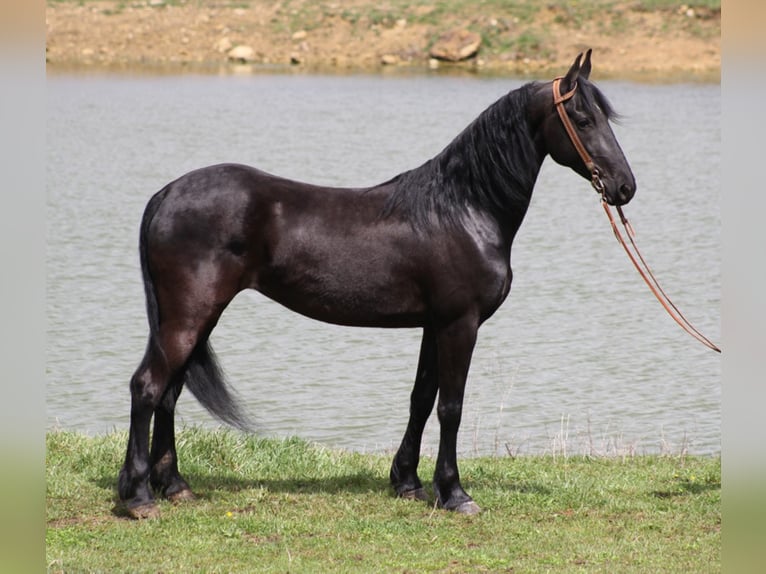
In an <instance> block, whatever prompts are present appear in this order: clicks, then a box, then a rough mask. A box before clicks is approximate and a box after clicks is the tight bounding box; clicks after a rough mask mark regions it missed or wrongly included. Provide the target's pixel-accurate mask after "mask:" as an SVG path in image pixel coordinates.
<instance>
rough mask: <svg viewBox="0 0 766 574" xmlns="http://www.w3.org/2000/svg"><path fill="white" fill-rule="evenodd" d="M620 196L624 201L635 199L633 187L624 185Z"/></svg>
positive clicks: (621, 187)
mask: <svg viewBox="0 0 766 574" xmlns="http://www.w3.org/2000/svg"><path fill="white" fill-rule="evenodd" d="M620 196H621V197H622V199H630V198H631V197H633V186H632V185H630V184H628V183H623V184H622V185H621V186H620Z"/></svg>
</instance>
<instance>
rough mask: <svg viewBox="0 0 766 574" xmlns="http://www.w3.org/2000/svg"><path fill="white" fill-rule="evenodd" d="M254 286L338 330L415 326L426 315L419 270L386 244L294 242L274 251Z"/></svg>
mask: <svg viewBox="0 0 766 574" xmlns="http://www.w3.org/2000/svg"><path fill="white" fill-rule="evenodd" d="M254 287H255V288H256V289H257V290H258V291H260V292H261V293H263V294H264V295H266V296H267V297H269V298H271V299H273V300H274V301H277V302H278V303H281V304H282V305H284V306H286V307H288V308H289V309H292V310H293V311H296V312H298V313H301V314H303V315H306V316H308V317H311V318H313V319H318V320H320V321H325V322H328V323H335V324H340V325H352V326H370V327H416V326H420V325H422V324H423V316H424V314H425V302H424V297H423V293H422V289H421V288H420V286H419V281H418V277H417V273H416V271H415V270H414V269H413V268H412V266H411V264H408V263H407V262H406V261H405V260H404V258H403V256H402V254H401V253H399V252H396V251H394V250H392V249H390V248H386V245H385V243H384V242H373V243H370V242H365V241H359V242H354V241H349V240H347V239H343V238H333V239H329V240H328V239H327V238H325V239H316V238H315V239H314V240H313V241H311V242H305V243H303V242H293V244H292V245H291V246H290V247H289V248H287V249H284V250H280V249H277V250H276V252H275V256H274V258H273V259H272V261H270V262H269V264H268V265H267V266H265V267H264V268H262V269H261V270H260V271H259V273H258V281H257V284H256V285H254Z"/></svg>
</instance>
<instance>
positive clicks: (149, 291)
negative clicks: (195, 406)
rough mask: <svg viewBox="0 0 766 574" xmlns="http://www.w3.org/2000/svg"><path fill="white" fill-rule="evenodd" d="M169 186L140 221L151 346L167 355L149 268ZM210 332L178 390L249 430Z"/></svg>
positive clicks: (180, 378)
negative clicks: (152, 232)
mask: <svg viewBox="0 0 766 574" xmlns="http://www.w3.org/2000/svg"><path fill="white" fill-rule="evenodd" d="M169 189H170V186H167V187H165V188H164V189H162V190H160V191H159V192H157V193H156V194H155V195H154V196H153V197H152V198H151V199H150V200H149V203H147V205H146V209H145V210H144V216H143V218H142V220H141V230H140V234H139V257H140V261H141V274H142V277H143V282H144V292H145V294H146V314H147V317H148V319H149V333H150V336H149V346H150V347H153V349H152V350H153V351H155V352H156V353H159V355H160V356H164V351H163V349H162V347H161V345H160V343H159V333H160V310H159V304H158V302H157V292H156V290H155V286H154V280H153V279H152V275H151V272H150V270H149V244H148V236H149V227H150V226H151V223H152V220H153V219H154V216H155V215H156V213H157V210H158V209H159V207H160V205H161V204H162V201H163V200H164V199H165V195H167V192H168V191H169ZM208 335H209V334H204V336H203V337H201V338H200V340H199V341H198V342H197V345H196V346H195V348H194V350H193V351H192V353H191V355H190V356H189V358H188V359H187V361H186V363H185V364H184V366H183V367H182V370H181V373H179V375H178V379H177V380H178V383H177V384H178V385H180V386H179V387H178V392H180V390H181V387H182V386H183V385H184V384H185V385H186V386H187V387H188V388H189V391H191V393H192V395H194V397H195V398H196V399H197V400H198V401H199V402H200V403H201V404H202V406H203V407H205V409H207V411H208V412H209V413H210V414H212V415H213V416H214V417H216V418H218V419H219V420H221V421H222V422H224V423H226V424H229V425H231V426H233V427H236V428H238V429H241V430H245V431H249V430H251V429H252V423H251V422H250V420H249V419H248V417H247V416H246V415H245V413H244V412H243V411H242V409H240V407H239V405H237V403H236V402H235V400H234V397H233V395H232V393H231V392H229V389H228V387H227V385H226V382H225V380H224V376H223V372H222V371H221V368H220V366H219V365H218V361H217V359H216V356H215V353H214V352H213V349H212V348H211V347H210V342H209V341H208Z"/></svg>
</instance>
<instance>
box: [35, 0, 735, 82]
mask: <svg viewBox="0 0 766 574" xmlns="http://www.w3.org/2000/svg"><path fill="white" fill-rule="evenodd" d="M710 5H711V4H710V3H709V2H707V3H706V6H708V7H702V6H695V5H693V4H692V5H691V7H690V5H682V4H680V3H679V4H677V5H673V4H671V3H670V2H667V3H663V2H657V1H655V2H648V1H644V2H642V1H633V2H619V1H617V2H611V1H607V0H590V1H584V2H578V3H576V6H577V7H576V8H573V7H572V6H570V3H565V2H559V1H552V2H548V3H530V2H526V1H524V0H517V1H516V2H513V1H511V2H493V1H485V2H482V3H467V2H458V1H456V0H443V1H441V2H440V1H432V2H418V1H409V2H408V1H405V0H391V1H390V2H388V3H376V2H372V1H371V0H349V1H343V2H341V1H340V0H339V1H337V2H322V1H320V2H314V1H310V0H282V1H279V0H264V1H259V2H247V1H245V2H242V1H238V0H219V1H201V0H200V1H192V0H188V1H183V0H181V1H178V0H141V1H134V2H130V1H128V2H125V1H124V0H120V1H111V0H109V1H87V0H85V1H82V2H75V1H74V0H58V1H55V2H49V3H48V5H47V8H46V26H47V46H46V55H47V61H48V68H49V70H56V69H66V68H71V67H92V68H122V69H128V68H144V69H145V68H160V69H165V68H167V69H170V70H178V69H179V68H186V69H194V70H204V69H209V70H211V71H213V70H215V71H219V70H233V69H237V70H240V71H241V70H242V68H241V66H242V64H243V63H244V64H245V66H246V68H245V70H256V71H257V70H258V69H264V68H275V67H276V68H282V67H284V68H295V69H306V70H323V71H328V70H330V69H336V70H360V69H361V70H373V69H378V68H382V67H388V68H394V69H396V68H399V67H404V66H407V67H413V68H428V67H431V68H434V67H440V68H441V69H444V68H445V67H446V68H454V67H457V68H458V69H471V70H473V69H481V70H485V71H487V72H489V73H509V74H535V73H540V72H543V71H548V70H556V71H560V70H561V69H563V68H565V67H566V66H568V65H569V64H570V63H571V61H572V59H573V58H574V56H575V55H576V54H577V53H578V52H579V51H582V50H583V49H585V48H587V47H590V48H593V49H594V65H595V66H596V70H597V72H598V75H599V76H600V77H626V78H627V77H646V78H647V79H652V78H684V79H687V78H692V79H693V78H700V79H706V80H717V79H718V78H719V77H720V66H721V50H720V46H721V42H720V36H721V13H720V4H719V5H718V6H717V7H713V8H710V7H709V6H710ZM647 6H651V8H648V7H647ZM657 6H661V7H659V8H658V7H657ZM450 30H467V31H469V32H472V33H473V34H476V35H478V37H479V38H480V39H481V45H480V47H479V51H478V53H477V54H476V55H475V56H473V57H471V58H469V59H468V60H466V61H464V62H461V63H458V64H451V63H445V62H443V61H439V60H435V59H433V58H432V57H431V56H430V55H429V51H430V50H431V48H432V47H433V45H434V43H435V42H436V41H437V40H438V38H439V37H440V36H441V35H442V34H444V33H445V32H448V31H450ZM238 47H239V51H238V52H234V53H232V50H234V49H236V48H238ZM235 56H239V57H235ZM237 66H239V67H238V68H235V67H237Z"/></svg>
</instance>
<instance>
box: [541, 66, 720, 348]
mask: <svg viewBox="0 0 766 574" xmlns="http://www.w3.org/2000/svg"><path fill="white" fill-rule="evenodd" d="M561 80H562V78H556V79H555V80H553V104H554V105H555V106H556V111H557V112H558V114H559V117H560V118H561V123H562V124H564V129H565V130H566V132H567V135H569V139H570V140H571V142H572V145H574V147H575V149H576V150H577V153H578V155H579V156H580V158H581V159H582V161H583V163H585V167H586V168H587V169H588V171H589V172H590V183H591V185H592V186H593V189H595V190H596V192H597V193H598V194H599V195H600V196H601V205H603V207H604V211H606V215H607V217H608V218H609V222H610V223H611V225H612V231H613V232H614V235H615V237H616V238H617V241H619V243H620V245H622V247H623V249H625V252H626V253H627V254H628V257H629V258H630V261H631V262H632V263H633V266H634V267H635V268H636V270H637V271H638V273H639V275H641V278H642V279H643V280H644V282H645V283H646V284H647V285H648V286H649V289H650V290H651V292H652V293H653V294H654V296H655V297H656V298H657V300H658V301H659V302H660V304H662V306H663V307H664V308H665V311H667V312H668V315H670V316H671V317H672V318H673V320H674V321H675V322H676V323H678V324H679V325H680V326H681V328H682V329H683V330H684V331H686V332H687V333H689V334H690V335H691V336H692V337H694V338H695V339H697V340H698V341H699V342H700V343H702V344H703V345H705V346H706V347H708V348H710V349H712V350H714V351H716V352H718V353H720V352H721V349H720V348H719V347H718V346H717V345H715V344H714V343H713V342H711V341H710V339H708V338H707V337H705V336H704V335H703V334H702V333H700V332H699V331H698V330H697V329H695V328H694V326H693V325H692V324H691V323H690V322H689V321H688V320H687V319H686V317H684V316H683V315H682V314H681V311H679V310H678V307H676V306H675V305H674V304H673V302H672V301H671V300H670V297H668V296H667V294H666V293H665V291H663V289H662V287H660V284H659V282H658V281H657V279H656V278H655V276H654V274H653V273H652V270H651V269H650V268H649V265H647V263H646V261H645V260H644V257H643V255H641V252H640V251H639V250H638V246H637V245H636V243H635V241H634V239H633V238H634V237H635V232H634V231H633V226H632V225H631V224H630V222H629V221H628V218H627V217H625V214H624V213H623V212H622V208H621V207H620V206H617V213H618V214H619V216H620V222H621V223H622V225H623V227H624V228H625V231H626V233H627V236H628V239H629V240H630V244H631V246H632V247H633V251H635V255H634V254H633V252H632V251H631V249H630V248H629V247H628V244H627V243H626V242H625V239H623V237H622V233H620V230H619V229H618V228H617V224H616V223H615V221H614V217H612V212H611V210H610V209H609V204H608V203H607V202H606V196H605V195H604V194H605V191H606V189H605V187H604V182H603V181H602V180H601V174H600V173H599V171H598V168H597V167H596V164H595V163H593V158H591V157H590V154H589V153H588V150H586V149H585V146H584V145H583V143H582V140H581V139H580V136H578V135H577V132H576V131H575V129H574V126H573V125H572V120H570V119H569V115H568V114H567V111H566V109H565V108H564V102H566V101H567V100H569V99H570V98H572V96H574V95H575V92H576V91H577V82H576V81H575V84H574V86H573V87H572V89H571V90H569V91H568V92H567V93H566V94H564V95H562V94H561V89H560V84H561ZM639 262H640V263H639Z"/></svg>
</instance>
